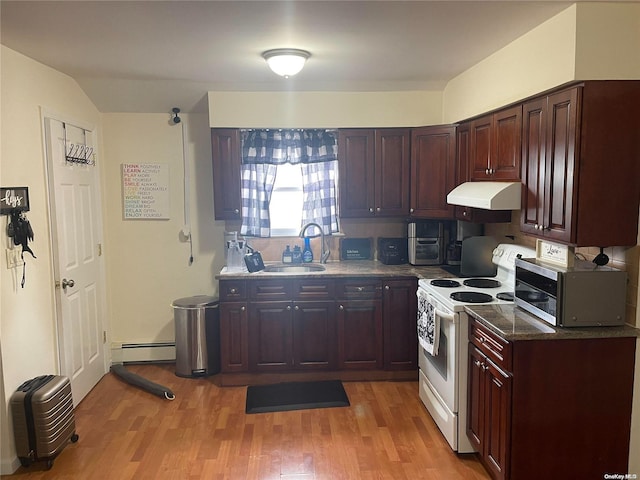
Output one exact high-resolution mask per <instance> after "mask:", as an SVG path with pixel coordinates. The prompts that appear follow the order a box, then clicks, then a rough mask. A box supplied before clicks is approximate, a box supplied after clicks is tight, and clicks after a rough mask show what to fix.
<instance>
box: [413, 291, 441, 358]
mask: <svg viewBox="0 0 640 480" xmlns="http://www.w3.org/2000/svg"><path fill="white" fill-rule="evenodd" d="M416 295H417V296H418V343H419V344H420V346H421V347H422V348H424V349H425V350H426V351H427V353H429V354H431V355H433V356H436V355H437V354H438V344H439V343H440V317H439V316H438V315H436V309H435V307H434V306H433V304H432V303H430V302H429V294H428V293H427V292H425V291H424V290H422V289H420V288H419V289H418V292H417V293H416Z"/></svg>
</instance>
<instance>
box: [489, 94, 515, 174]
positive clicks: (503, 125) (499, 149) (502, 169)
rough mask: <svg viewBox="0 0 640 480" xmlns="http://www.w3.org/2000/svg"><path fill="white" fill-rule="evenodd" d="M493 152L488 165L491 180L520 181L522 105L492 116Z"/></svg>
mask: <svg viewBox="0 0 640 480" xmlns="http://www.w3.org/2000/svg"><path fill="white" fill-rule="evenodd" d="M493 125H494V138H493V145H492V147H493V151H492V152H491V160H490V164H489V173H490V177H491V179H492V180H512V181H518V180H520V156H521V138H522V105H518V106H516V107H512V108H508V109H506V110H501V111H499V112H496V113H495V114H494V122H493Z"/></svg>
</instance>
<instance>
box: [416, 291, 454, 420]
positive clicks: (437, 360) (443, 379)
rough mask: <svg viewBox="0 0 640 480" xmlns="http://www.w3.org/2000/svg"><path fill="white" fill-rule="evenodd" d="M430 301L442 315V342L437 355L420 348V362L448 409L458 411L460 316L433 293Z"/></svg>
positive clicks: (437, 313)
mask: <svg viewBox="0 0 640 480" xmlns="http://www.w3.org/2000/svg"><path fill="white" fill-rule="evenodd" d="M427 298H428V303H429V304H431V305H432V306H433V308H434V312H435V314H436V315H438V316H439V317H440V344H439V346H438V353H437V355H435V356H434V355H431V354H429V353H427V351H426V350H425V349H424V348H421V347H420V348H418V350H419V355H418V363H419V366H420V370H421V371H422V373H424V375H425V377H426V378H427V379H428V380H429V384H430V385H431V386H432V387H433V389H434V390H435V391H436V392H437V394H438V396H439V397H440V398H441V399H442V400H443V401H444V403H445V404H446V406H447V407H448V409H449V410H450V411H451V412H453V413H457V412H458V389H457V388H456V382H457V379H456V373H457V368H458V365H457V362H458V360H457V355H456V345H457V344H458V338H457V335H458V333H457V330H458V317H459V315H458V314H457V313H453V312H451V311H449V310H448V309H446V308H444V307H443V306H442V305H441V304H440V303H439V302H438V301H436V300H435V299H434V298H433V296H432V295H428V297H427Z"/></svg>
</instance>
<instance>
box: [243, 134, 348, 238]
mask: <svg viewBox="0 0 640 480" xmlns="http://www.w3.org/2000/svg"><path fill="white" fill-rule="evenodd" d="M337 150H338V147H337V136H336V132H335V131H330V130H246V131H243V132H242V166H241V176H242V185H241V197H242V227H241V229H240V232H241V233H242V234H243V235H245V236H254V237H271V236H283V235H286V236H296V235H298V233H299V231H300V228H301V227H302V225H303V224H305V223H308V222H315V223H317V224H319V225H321V226H322V230H323V232H324V234H325V235H331V234H332V233H335V232H337V231H338V216H337V160H336V159H337Z"/></svg>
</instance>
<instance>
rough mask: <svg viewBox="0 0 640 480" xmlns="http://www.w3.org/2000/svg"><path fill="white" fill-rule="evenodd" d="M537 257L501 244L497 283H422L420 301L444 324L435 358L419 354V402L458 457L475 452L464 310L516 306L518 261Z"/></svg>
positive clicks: (492, 280) (488, 279)
mask: <svg viewBox="0 0 640 480" xmlns="http://www.w3.org/2000/svg"><path fill="white" fill-rule="evenodd" d="M535 253H536V252H535V250H533V249H531V248H528V247H524V246H522V245H514V244H500V245H498V246H497V247H496V248H495V249H494V251H493V258H492V261H493V263H494V264H495V265H496V268H497V273H496V275H495V276H494V277H482V278H437V279H435V278H434V279H420V280H419V281H418V290H419V295H420V292H423V293H426V296H427V299H428V300H427V303H428V306H427V308H429V309H433V312H434V314H435V315H437V316H438V317H439V323H440V332H439V342H438V343H439V346H438V350H437V353H436V354H435V355H431V354H429V353H428V352H427V351H426V350H425V349H423V348H422V347H420V346H419V348H418V352H419V355H418V356H419V367H420V372H419V375H420V381H419V384H420V387H419V388H420V398H421V399H422V402H423V403H424V404H425V407H426V408H427V410H428V411H429V413H430V414H431V416H432V417H433V419H434V421H435V422H436V424H437V425H438V428H439V429H440V431H441V432H442V433H443V435H444V436H445V438H446V439H447V442H448V443H449V445H451V448H452V449H453V450H454V451H457V452H459V453H470V452H474V451H475V449H474V447H473V446H472V445H471V442H470V441H469V439H468V437H467V434H466V427H467V370H468V365H467V361H468V360H467V356H468V351H469V349H468V335H469V318H468V315H467V313H466V312H465V311H464V306H465V305H470V304H482V305H487V304H509V303H513V291H514V285H515V259H516V257H517V256H519V255H520V256H522V257H525V258H527V257H535ZM420 308H421V307H420V306H419V309H420ZM418 314H419V315H420V312H419V313H418Z"/></svg>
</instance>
